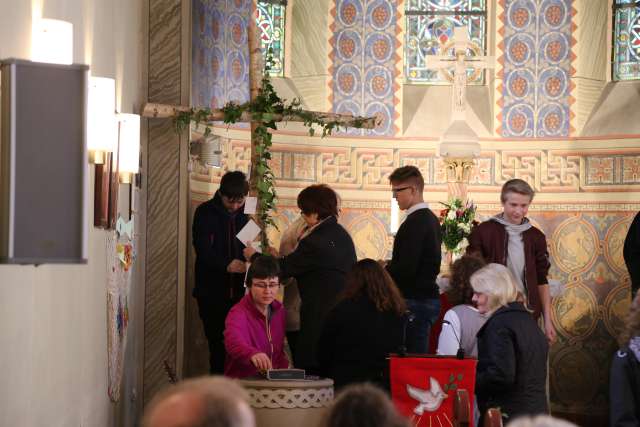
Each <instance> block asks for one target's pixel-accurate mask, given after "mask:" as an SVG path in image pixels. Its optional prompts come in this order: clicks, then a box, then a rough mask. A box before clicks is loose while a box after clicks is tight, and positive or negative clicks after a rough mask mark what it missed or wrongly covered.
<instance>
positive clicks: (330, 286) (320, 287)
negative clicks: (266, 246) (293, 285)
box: [280, 217, 356, 371]
mask: <svg viewBox="0 0 640 427" xmlns="http://www.w3.org/2000/svg"><path fill="white" fill-rule="evenodd" d="M355 263H356V250H355V247H354V245H353V240H351V236H349V233H347V231H346V230H345V229H344V228H343V227H342V226H341V225H340V224H338V222H337V219H336V218H335V217H328V218H326V219H325V220H324V221H322V223H320V224H318V225H317V226H316V227H315V228H314V230H313V231H312V232H311V233H310V234H309V235H308V236H306V237H305V238H303V239H302V240H300V242H299V243H298V247H297V248H296V250H295V251H293V252H292V253H291V254H289V255H288V256H285V257H283V258H281V259H280V267H281V269H282V275H283V277H285V278H286V277H295V278H296V281H297V282H298V289H299V291H300V298H301V300H302V303H301V306H300V335H299V336H298V341H297V344H296V347H297V349H296V355H295V357H294V359H295V363H296V367H299V368H303V369H307V370H311V371H316V370H317V368H318V362H317V358H316V355H317V352H318V339H319V338H320V332H321V331H322V325H323V322H324V319H325V317H326V315H327V313H328V312H329V310H330V309H331V308H332V307H333V306H334V305H335V303H336V297H337V296H338V294H339V293H340V292H341V291H342V290H343V288H344V281H345V276H346V274H347V273H348V272H349V271H351V268H352V267H353V265H354V264H355Z"/></svg>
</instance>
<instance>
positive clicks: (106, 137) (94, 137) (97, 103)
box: [87, 77, 118, 165]
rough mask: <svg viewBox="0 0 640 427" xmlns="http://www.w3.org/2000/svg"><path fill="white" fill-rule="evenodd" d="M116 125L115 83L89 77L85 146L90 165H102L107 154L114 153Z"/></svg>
mask: <svg viewBox="0 0 640 427" xmlns="http://www.w3.org/2000/svg"><path fill="white" fill-rule="evenodd" d="M117 124H118V123H117V121H116V81H115V80H114V79H110V78H106V77H91V78H90V80H89V105H88V111H87V133H88V137H87V144H88V149H89V161H90V162H91V163H93V164H96V165H102V164H104V163H106V161H107V158H108V153H113V152H114V151H116V147H117V143H118V139H117V138H118V127H117Z"/></svg>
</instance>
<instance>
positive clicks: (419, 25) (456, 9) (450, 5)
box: [404, 0, 487, 84]
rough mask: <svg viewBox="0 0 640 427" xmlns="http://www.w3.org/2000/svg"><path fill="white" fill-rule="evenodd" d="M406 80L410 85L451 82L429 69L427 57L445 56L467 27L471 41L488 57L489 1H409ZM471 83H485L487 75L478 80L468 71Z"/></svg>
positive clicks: (405, 61) (407, 5) (479, 74)
mask: <svg viewBox="0 0 640 427" xmlns="http://www.w3.org/2000/svg"><path fill="white" fill-rule="evenodd" d="M405 16H406V34H407V36H406V40H405V48H404V68H405V79H406V81H407V82H410V83H429V84H438V83H447V80H446V79H445V78H444V77H443V76H442V75H441V74H440V72H438V70H432V69H428V68H426V56H427V55H442V54H444V53H445V52H444V51H443V50H447V49H448V46H447V45H449V46H451V43H449V42H451V41H452V40H453V32H454V31H453V30H454V28H455V27H466V28H467V31H468V34H469V39H470V40H471V41H472V42H474V43H475V44H477V45H478V47H479V48H480V49H479V52H471V51H469V54H470V55H474V54H476V55H477V54H478V53H479V54H481V55H484V54H485V49H486V46H485V35H486V21H487V9H486V1H485V0H407V1H406V9H405ZM468 78H469V83H477V84H478V83H479V84H482V83H483V82H484V72H482V73H478V74H476V76H475V77H473V76H472V75H471V71H469V72H468Z"/></svg>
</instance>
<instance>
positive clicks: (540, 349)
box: [476, 302, 549, 419]
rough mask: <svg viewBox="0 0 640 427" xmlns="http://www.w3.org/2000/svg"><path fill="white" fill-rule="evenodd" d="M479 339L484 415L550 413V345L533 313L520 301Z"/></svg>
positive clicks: (480, 395)
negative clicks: (495, 411)
mask: <svg viewBox="0 0 640 427" xmlns="http://www.w3.org/2000/svg"><path fill="white" fill-rule="evenodd" d="M477 337H478V367H477V375H476V397H477V399H478V407H479V408H480V411H481V413H482V414H484V413H486V411H487V409H489V408H500V410H501V412H502V414H503V415H506V416H508V417H509V419H513V418H515V417H516V416H518V415H534V414H544V413H548V407H547V394H546V378H547V354H548V351H549V344H548V343H547V339H546V337H545V335H544V333H543V332H542V331H541V330H540V328H539V327H538V325H537V323H536V321H535V320H534V319H533V316H532V315H531V313H529V312H528V311H527V310H526V309H525V308H524V306H523V305H522V304H521V303H519V302H513V303H510V304H509V305H507V306H506V307H501V308H499V309H498V310H496V311H495V313H493V315H491V317H490V318H489V320H487V322H486V323H485V324H484V326H483V327H482V328H481V329H480V330H479V331H478V335H477Z"/></svg>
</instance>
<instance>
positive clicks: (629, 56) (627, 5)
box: [612, 0, 640, 80]
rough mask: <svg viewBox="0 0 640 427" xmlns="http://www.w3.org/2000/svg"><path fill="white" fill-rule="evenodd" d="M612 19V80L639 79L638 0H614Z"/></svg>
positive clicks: (639, 16) (639, 4)
mask: <svg viewBox="0 0 640 427" xmlns="http://www.w3.org/2000/svg"><path fill="white" fill-rule="evenodd" d="M613 19H614V23H613V33H614V34H613V61H612V62H613V80H634V79H640V0H616V2H615V3H614V5H613Z"/></svg>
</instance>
